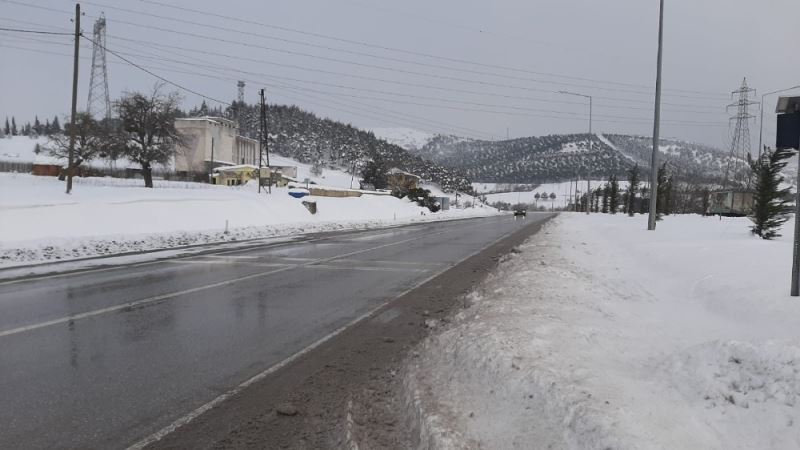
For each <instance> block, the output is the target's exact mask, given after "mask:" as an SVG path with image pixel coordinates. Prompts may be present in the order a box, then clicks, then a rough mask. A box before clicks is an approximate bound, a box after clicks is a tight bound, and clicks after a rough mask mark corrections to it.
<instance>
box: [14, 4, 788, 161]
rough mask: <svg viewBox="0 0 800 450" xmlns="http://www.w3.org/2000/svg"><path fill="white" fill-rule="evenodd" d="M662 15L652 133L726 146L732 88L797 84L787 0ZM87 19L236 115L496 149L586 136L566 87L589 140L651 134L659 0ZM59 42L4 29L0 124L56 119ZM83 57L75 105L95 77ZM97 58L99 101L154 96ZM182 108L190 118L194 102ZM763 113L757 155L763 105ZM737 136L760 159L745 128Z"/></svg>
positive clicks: (43, 17) (119, 47)
mask: <svg viewBox="0 0 800 450" xmlns="http://www.w3.org/2000/svg"><path fill="white" fill-rule="evenodd" d="M157 3H162V4H161V5H159V4H157ZM666 3H667V4H666V10H665V45H664V99H663V101H664V105H663V115H662V118H663V120H664V122H663V124H662V135H664V136H669V137H677V138H682V139H687V140H692V141H698V142H703V143H706V144H710V145H715V146H718V147H725V146H727V145H728V144H729V142H730V138H729V135H730V129H729V126H728V119H727V118H728V114H727V113H726V111H725V105H726V104H728V103H730V101H731V99H730V91H732V90H734V89H736V88H738V87H739V85H740V84H741V82H742V78H743V77H747V81H748V84H749V85H750V86H751V87H753V88H755V89H757V91H758V93H757V98H756V100H760V96H761V94H762V93H766V92H768V91H772V90H776V89H781V88H786V87H790V86H794V85H798V84H800V58H798V53H797V42H799V41H800V31H799V30H798V27H797V26H796V22H797V18H798V17H800V2H798V1H797V0H760V1H752V0H749V1H745V0H699V1H698V0H666ZM170 5H172V6H178V7H184V8H192V9H196V10H201V11H203V12H206V13H213V14H218V15H225V16H231V17H233V18H238V19H240V20H231V19H226V18H222V17H219V16H216V17H215V16H213V15H208V14H200V13H194V12H190V11H186V10H183V11H182V10H178V9H175V8H170V7H169V6H170ZM37 7H40V8H37ZM82 8H83V10H84V11H85V14H86V15H85V16H84V17H83V18H82V21H83V23H82V28H83V30H84V31H85V33H86V34H87V35H88V36H90V35H91V30H92V22H93V20H94V18H95V17H97V16H98V15H99V14H100V12H101V11H102V12H105V14H106V17H107V21H108V48H109V49H111V50H116V51H118V52H120V53H123V54H125V55H126V57H127V58H128V59H130V60H131V61H133V62H135V63H137V64H140V65H142V66H145V67H147V68H148V69H149V70H151V71H152V72H154V73H157V74H159V75H162V76H163V77H164V78H167V79H169V80H172V81H175V82H176V83H178V84H181V85H182V86H184V87H186V88H189V89H192V90H194V91H197V92H200V93H202V94H204V95H206V96H208V97H210V98H214V99H218V100H223V101H230V100H233V99H234V98H235V97H236V82H235V80H238V79H243V80H245V81H246V82H247V88H246V100H247V101H249V102H256V101H257V90H258V89H259V88H260V87H266V89H267V95H268V100H269V101H270V102H271V103H273V102H277V103H290V104H291V103H293V104H297V105H299V106H301V107H303V108H305V109H309V110H311V111H314V112H316V113H318V114H320V115H322V116H327V117H330V118H333V119H337V120H340V121H344V122H351V123H353V124H354V125H357V126H359V127H363V128H370V127H407V128H417V129H422V130H426V131H431V132H446V133H452V134H459V135H467V136H472V137H485V138H491V137H494V138H504V137H505V135H506V133H507V130H508V133H509V134H510V136H511V137H519V136H530V135H543V134H550V133H564V132H582V131H585V130H586V129H587V128H588V105H587V104H586V101H585V100H584V99H583V98H580V97H572V96H566V95H563V94H557V93H556V91H559V90H569V91H574V92H577V93H582V94H589V95H592V96H594V128H595V130H596V131H600V132H620V133H635V134H642V135H650V134H651V133H652V120H653V110H652V103H653V91H654V88H653V86H654V84H655V67H656V44H657V28H658V1H656V0H609V1H598V0H538V1H530V0H493V1H486V0H484V1H475V0H436V1H433V0H405V1H402V2H399V1H395V2H388V1H374V0H337V1H333V0H284V1H256V0H229V1H226V2H219V1H210V0H191V1H187V0H154V1H149V0H128V1H119V0H116V1H115V0H98V1H97V2H90V3H87V2H84V3H82ZM120 8H123V9H126V10H127V11H125V10H121V9H120ZM0 10H2V14H0V27H11V28H27V29H41V30H44V29H46V30H57V31H69V29H70V28H71V27H72V26H73V25H72V24H71V22H70V11H73V10H74V3H72V2H69V1H63V0H14V1H10V0H0ZM136 12H141V13H145V14H137V13H136ZM147 14H149V15H147ZM153 15H156V16H158V17H153ZM174 19H178V20H180V21H183V22H179V21H176V20H174ZM188 22H194V23H188ZM145 26H147V27H150V28H146V27H145ZM293 30H294V31H293ZM296 31H300V32H303V33H298V32H296ZM203 37H207V38H208V39H205V38H203ZM330 38H336V39H330ZM70 40H71V38H70V37H69V36H44V35H29V34H26V35H23V34H19V33H8V32H0V61H2V64H1V65H0V86H1V88H0V89H2V92H1V93H0V115H8V116H11V115H14V116H16V117H17V120H18V122H24V121H28V120H32V119H33V116H34V114H38V115H39V117H40V118H42V117H52V116H53V115H54V114H58V115H59V116H62V115H64V114H66V113H67V112H68V111H69V105H70V89H71V73H72V68H71V61H72V60H71V57H70V56H69V55H70V54H71V44H70ZM290 41H291V42H290ZM350 41H353V42H350ZM357 42H358V43H357ZM359 43H360V44H359ZM84 44H85V45H84V47H83V48H82V49H81V52H82V53H81V54H82V56H83V57H84V58H85V59H82V61H81V66H80V71H81V79H80V84H79V105H80V107H81V108H85V105H86V100H87V95H88V85H89V79H88V75H89V72H90V66H91V63H90V57H91V48H90V47H89V45H90V43H88V42H84ZM167 46H172V47H167ZM793 50H794V51H793ZM202 52H206V53H202ZM422 54H425V55H435V56H438V57H439V58H432V57H428V56H423V55H422ZM108 60H109V78H110V80H109V84H110V89H111V95H112V98H116V97H118V96H119V95H120V93H121V92H123V91H126V90H127V91H130V90H147V89H149V88H150V87H151V86H152V85H153V84H154V82H155V79H154V78H153V77H152V76H151V75H148V74H146V73H144V72H142V71H140V70H138V69H136V68H134V67H131V66H129V65H127V64H125V63H121V62H120V61H119V60H118V59H117V58H116V57H115V56H113V55H108ZM456 60H459V61H456ZM467 62H469V63H467ZM795 92H796V93H797V94H798V95H800V91H795ZM183 94H184V98H185V105H186V106H187V108H188V107H191V106H193V105H196V104H199V103H200V101H201V100H202V99H201V98H200V97H199V96H197V95H195V94H191V93H188V92H183ZM208 102H209V104H212V103H214V102H213V101H210V100H208ZM766 104H767V109H766V113H767V114H766V115H767V117H768V120H765V134H764V135H765V142H767V143H769V142H772V141H773V140H774V126H775V125H774V113H773V110H774V104H775V96H771V97H767V102H766ZM751 112H752V113H753V114H754V115H756V116H757V115H758V108H757V107H753V108H752V110H751ZM750 125H751V136H752V142H753V148H754V149H755V147H756V145H757V141H758V122H757V121H755V120H754V121H751V122H750Z"/></svg>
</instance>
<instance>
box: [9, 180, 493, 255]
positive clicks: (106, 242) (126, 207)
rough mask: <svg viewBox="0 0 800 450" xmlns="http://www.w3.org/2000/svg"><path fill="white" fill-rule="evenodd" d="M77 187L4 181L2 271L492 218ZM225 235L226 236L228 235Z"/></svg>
mask: <svg viewBox="0 0 800 450" xmlns="http://www.w3.org/2000/svg"><path fill="white" fill-rule="evenodd" d="M142 184H143V182H142V181H141V180H122V179H114V178H76V179H75V188H74V190H73V193H72V194H71V195H66V194H64V183H63V182H59V181H58V180H57V179H55V178H50V177H35V176H31V175H27V174H10V173H0V190H2V192H3V195H2V197H0V237H1V238H0V267H7V266H14V265H19V264H30V263H36V262H42V261H52V260H65V259H74V258H81V257H88V256H97V255H111V254H118V253H123V252H132V251H142V250H154V249H163V248H174V247H182V246H188V245H194V244H206V243H213V242H223V241H237V240H244V239H258V238H265V237H275V236H291V235H297V234H301V233H308V232H319V231H330V230H340V229H351V228H364V227H379V226H392V225H399V224H405V223H412V222H419V221H431V220H447V219H455V218H466V217H480V216H487V215H493V214H498V212H497V211H496V210H495V209H494V208H488V207H485V208H470V209H464V210H451V211H447V212H441V213H436V214H432V213H430V212H428V210H427V209H425V208H420V207H419V206H417V205H416V204H415V203H412V202H410V201H408V200H407V199H402V200H401V199H397V198H395V197H391V196H378V195H364V196H362V197H351V198H332V197H313V196H311V197H305V198H303V199H302V200H312V201H316V202H317V208H318V213H317V214H315V215H312V214H310V213H309V211H308V210H307V209H306V208H305V206H303V204H302V200H299V199H295V198H292V197H291V196H289V195H288V189H286V188H280V189H277V188H273V193H272V194H271V195H267V194H266V193H263V194H261V195H259V194H258V193H257V186H255V184H251V185H248V186H243V187H239V188H229V187H224V186H212V185H208V184H202V183H185V182H170V181H156V183H155V185H156V188H155V189H146V188H144V187H142ZM226 230H227V233H226Z"/></svg>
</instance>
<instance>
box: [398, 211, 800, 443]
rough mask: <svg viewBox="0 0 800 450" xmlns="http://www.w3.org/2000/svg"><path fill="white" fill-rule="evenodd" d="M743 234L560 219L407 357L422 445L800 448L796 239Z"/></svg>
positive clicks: (687, 225) (722, 227) (674, 220)
mask: <svg viewBox="0 0 800 450" xmlns="http://www.w3.org/2000/svg"><path fill="white" fill-rule="evenodd" d="M748 225H749V222H748V221H747V219H723V220H721V221H720V220H718V219H716V218H703V217H699V216H683V217H668V218H667V219H666V220H665V221H664V222H661V223H659V226H658V230H657V231H656V232H648V231H646V218H645V217H643V216H637V217H635V218H628V217H624V216H621V215H617V216H609V215H599V214H597V215H592V216H589V217H586V216H584V215H579V214H569V213H565V214H561V215H560V216H559V217H558V218H557V219H555V220H554V221H552V222H551V223H550V224H549V225H548V226H547V228H546V229H545V230H544V231H543V232H542V233H539V234H538V235H537V236H535V237H533V238H532V239H530V240H529V241H528V242H526V243H525V244H524V245H522V246H520V248H519V252H518V253H516V254H512V255H510V256H509V257H508V258H507V259H506V261H504V262H502V263H501V266H500V268H499V269H498V270H497V271H496V273H494V274H493V275H492V276H491V277H490V279H489V280H487V282H486V283H485V284H484V285H483V286H482V287H481V288H480V289H479V290H478V291H477V292H475V293H473V294H472V295H471V296H470V297H469V298H468V303H469V306H468V307H467V308H466V309H465V310H464V311H462V312H461V313H459V314H458V315H457V316H456V317H455V319H454V321H453V322H454V323H453V324H452V325H451V326H449V327H446V328H445V329H444V330H443V331H442V332H441V333H440V334H438V335H436V336H434V337H432V338H430V339H429V340H428V341H426V342H425V344H424V345H423V346H422V348H421V349H420V352H419V355H418V357H416V358H412V360H411V363H410V364H409V367H408V370H407V376H406V387H407V400H408V405H409V408H410V410H411V412H412V414H413V415H416V416H418V417H420V421H421V423H423V425H424V426H422V427H421V429H422V430H423V433H425V435H424V436H423V440H425V439H427V440H428V441H431V442H433V444H434V445H433V447H434V448H476V447H480V448H515V447H520V448H531V447H534V448H637V449H638V448H659V449H660V448H718V449H740V448H741V449H745V448H798V447H800V423H799V422H798V420H800V407H798V403H797V402H798V398H800V397H798V395H800V340H799V339H798V338H800V329H798V327H797V323H796V322H797V317H798V316H799V315H800V301H798V300H797V299H794V298H791V297H789V296H788V290H789V285H788V281H789V280H788V278H789V273H790V267H791V242H790V240H789V238H788V236H787V237H786V238H783V239H781V240H778V241H774V242H768V241H762V240H759V239H756V238H754V237H752V236H750V234H749V232H748V228H747V227H748ZM791 226H792V224H791V223H790V224H787V227H786V230H787V231H788V230H791ZM786 234H790V233H786ZM443 436H446V439H444V438H441V437H443Z"/></svg>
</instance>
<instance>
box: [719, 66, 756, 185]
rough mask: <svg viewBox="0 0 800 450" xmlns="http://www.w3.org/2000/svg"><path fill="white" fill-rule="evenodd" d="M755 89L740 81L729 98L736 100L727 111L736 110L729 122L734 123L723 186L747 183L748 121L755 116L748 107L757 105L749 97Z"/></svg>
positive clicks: (744, 80) (749, 152) (745, 79)
mask: <svg viewBox="0 0 800 450" xmlns="http://www.w3.org/2000/svg"><path fill="white" fill-rule="evenodd" d="M755 92H756V90H755V89H752V88H749V87H747V78H744V79H742V85H741V87H739V89H737V90H735V91H733V92H732V93H731V98H734V99H736V101H735V102H734V103H731V104H730V105H728V110H730V109H731V108H736V114H735V115H733V116H731V117H730V121H731V122H733V121H735V122H736V124H735V125H734V128H733V135H732V137H731V152H730V155H728V166H727V168H726V169H725V180H724V182H723V184H724V185H727V184H728V183H729V182H732V183H733V184H737V183H738V184H740V185H744V184H746V183H747V181H748V180H747V171H746V170H744V169H745V168H746V165H747V162H746V161H747V157H748V156H749V155H751V150H752V149H751V147H750V120H751V119H755V117H756V116H754V115H752V114H750V111H749V109H750V106H752V105H756V104H758V102H754V101H752V100H750V95H754V94H755Z"/></svg>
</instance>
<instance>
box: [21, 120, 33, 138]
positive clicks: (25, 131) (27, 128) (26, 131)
mask: <svg viewBox="0 0 800 450" xmlns="http://www.w3.org/2000/svg"><path fill="white" fill-rule="evenodd" d="M22 135H23V136H32V135H33V127H32V126H31V123H30V122H28V123H26V124H25V125H24V126H23V127H22Z"/></svg>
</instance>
